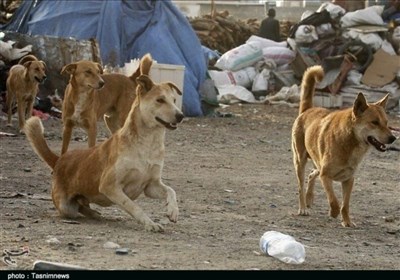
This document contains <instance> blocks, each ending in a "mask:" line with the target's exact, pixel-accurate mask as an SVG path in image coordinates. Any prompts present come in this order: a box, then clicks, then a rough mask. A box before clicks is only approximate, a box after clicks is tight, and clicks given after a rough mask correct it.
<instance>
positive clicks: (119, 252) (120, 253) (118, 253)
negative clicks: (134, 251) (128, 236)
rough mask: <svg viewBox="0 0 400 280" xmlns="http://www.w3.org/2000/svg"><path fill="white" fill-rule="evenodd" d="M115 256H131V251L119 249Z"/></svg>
mask: <svg viewBox="0 0 400 280" xmlns="http://www.w3.org/2000/svg"><path fill="white" fill-rule="evenodd" d="M115 254H117V255H127V254H129V249H128V248H118V249H117V250H115Z"/></svg>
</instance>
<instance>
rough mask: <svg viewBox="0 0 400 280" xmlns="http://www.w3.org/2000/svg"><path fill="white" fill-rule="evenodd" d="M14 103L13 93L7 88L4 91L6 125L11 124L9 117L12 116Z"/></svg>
mask: <svg viewBox="0 0 400 280" xmlns="http://www.w3.org/2000/svg"><path fill="white" fill-rule="evenodd" d="M13 104H14V94H13V93H12V92H11V90H9V89H8V90H7V92H6V105H7V126H12V125H11V117H12V107H13Z"/></svg>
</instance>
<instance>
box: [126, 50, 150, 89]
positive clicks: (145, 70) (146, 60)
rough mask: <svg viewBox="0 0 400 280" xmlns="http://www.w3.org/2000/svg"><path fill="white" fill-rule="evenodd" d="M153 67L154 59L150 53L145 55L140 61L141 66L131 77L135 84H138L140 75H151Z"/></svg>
mask: <svg viewBox="0 0 400 280" xmlns="http://www.w3.org/2000/svg"><path fill="white" fill-rule="evenodd" d="M151 65H153V58H152V57H151V54H150V53H147V54H145V55H144V56H143V57H142V59H141V60H140V65H139V67H138V68H137V70H136V71H135V72H134V73H133V74H132V75H131V76H130V77H129V79H131V80H132V81H133V82H135V83H136V78H137V77H139V76H140V75H142V74H144V75H149V73H150V68H151Z"/></svg>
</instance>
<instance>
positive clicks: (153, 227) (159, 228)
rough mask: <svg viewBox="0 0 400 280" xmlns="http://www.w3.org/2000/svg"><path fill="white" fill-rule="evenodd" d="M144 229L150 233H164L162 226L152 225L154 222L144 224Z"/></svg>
mask: <svg viewBox="0 0 400 280" xmlns="http://www.w3.org/2000/svg"><path fill="white" fill-rule="evenodd" d="M144 229H145V230H146V231H151V232H163V231H164V227H163V226H162V225H160V224H157V223H154V222H151V223H148V224H145V225H144Z"/></svg>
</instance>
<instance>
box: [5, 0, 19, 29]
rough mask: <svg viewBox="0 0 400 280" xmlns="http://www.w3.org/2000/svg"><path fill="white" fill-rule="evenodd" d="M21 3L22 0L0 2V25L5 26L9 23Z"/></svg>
mask: <svg viewBox="0 0 400 280" xmlns="http://www.w3.org/2000/svg"><path fill="white" fill-rule="evenodd" d="M21 2H22V0H0V24H5V23H7V22H8V21H9V19H10V18H11V16H12V14H13V13H14V12H15V11H16V10H17V9H18V7H19V6H20V4H21Z"/></svg>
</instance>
